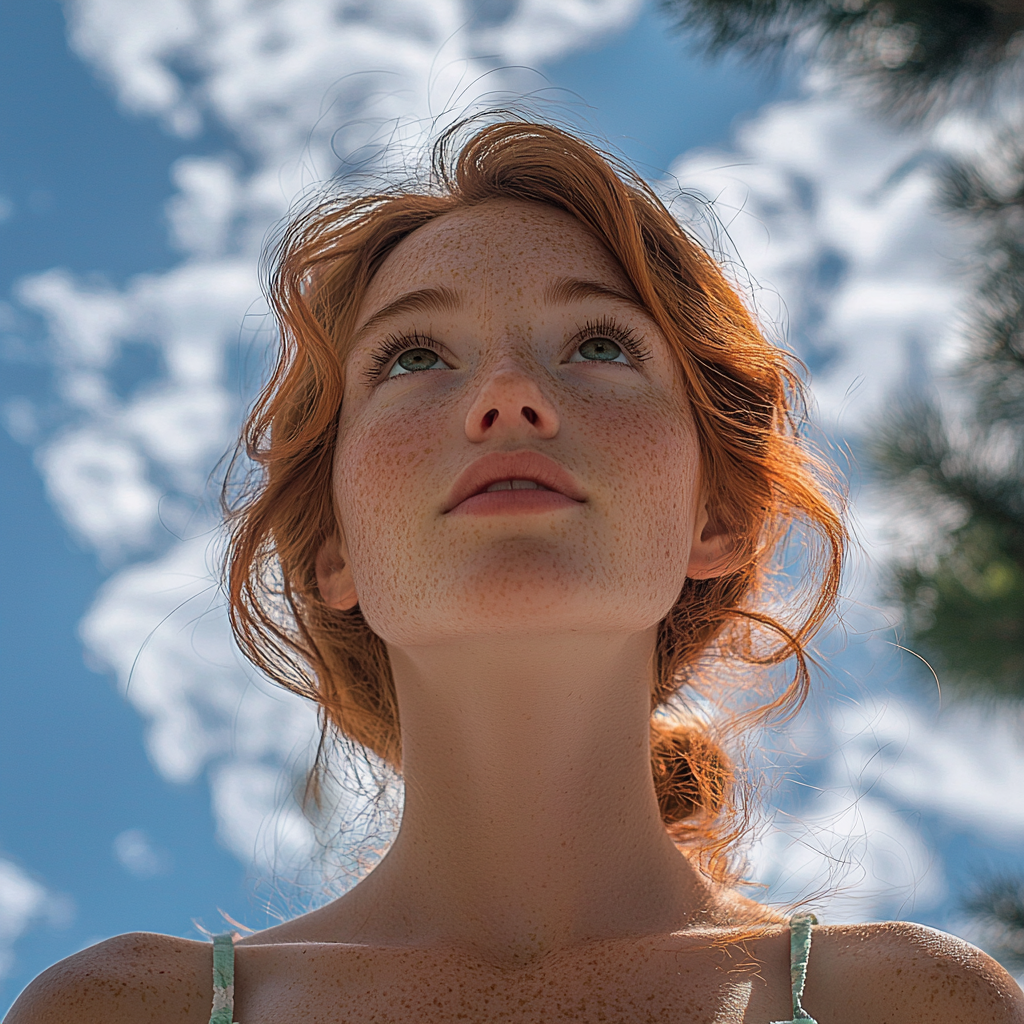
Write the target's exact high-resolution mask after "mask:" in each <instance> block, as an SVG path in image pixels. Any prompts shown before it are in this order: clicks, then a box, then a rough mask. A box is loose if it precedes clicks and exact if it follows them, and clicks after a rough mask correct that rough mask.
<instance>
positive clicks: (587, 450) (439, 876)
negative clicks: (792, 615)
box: [9, 202, 1024, 1024]
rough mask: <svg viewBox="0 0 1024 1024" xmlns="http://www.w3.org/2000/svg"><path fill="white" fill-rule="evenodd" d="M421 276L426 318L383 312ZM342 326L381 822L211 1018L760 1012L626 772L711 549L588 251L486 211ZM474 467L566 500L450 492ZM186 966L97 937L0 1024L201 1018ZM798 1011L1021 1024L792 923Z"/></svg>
mask: <svg viewBox="0 0 1024 1024" xmlns="http://www.w3.org/2000/svg"><path fill="white" fill-rule="evenodd" d="M567 280H575V281H576V282H586V283H588V285H589V286H590V287H589V288H582V287H580V286H579V285H577V286H576V287H575V288H570V287H567V286H566V284H565V282H566V281H567ZM425 289H427V290H429V289H433V290H434V293H433V294H434V297H435V298H437V297H438V295H439V294H440V295H441V297H443V298H444V300H445V301H444V303H443V305H442V306H436V307H435V308H432V309H425V308H419V309H411V308H409V303H405V310H404V312H401V313H400V314H398V315H394V316H389V317H387V318H382V316H381V314H382V311H385V310H386V309H387V308H388V307H389V306H390V305H391V304H392V303H394V302H395V301H396V300H399V299H401V298H402V296H406V295H409V294H410V293H416V292H421V291H423V290H425ZM359 324H360V325H361V328H362V329H360V330H359V331H357V334H356V336H355V338H354V341H353V345H352V346H351V349H350V351H349V352H348V353H347V355H346V364H345V366H346V374H347V376H346V388H345V399H344V403H343V409H342V413H341V416H340V420H339V424H338V447H337V458H336V460H335V465H334V474H333V487H334V496H335V502H336V509H337V516H338V527H339V532H338V536H337V537H336V538H334V539H332V540H331V541H330V542H328V543H327V544H326V545H325V547H324V548H323V550H322V551H321V552H320V555H319V557H318V559H317V577H318V582H319V587H320V591H321V594H322V595H323V597H324V599H325V600H326V601H328V603H330V604H331V605H333V606H334V607H336V608H339V609H346V608H351V607H353V606H354V605H355V603H356V602H358V603H359V606H360V608H361V610H362V613H363V615H364V616H365V618H366V620H367V622H368V623H369V625H370V626H371V627H372V628H373V629H374V630H375V631H376V632H377V633H378V635H380V636H381V637H382V638H383V639H384V641H385V642H386V644H387V648H388V652H389V655H390V658H391V664H392V667H393V673H394V679H395V686H396V691H397V695H398V702H399V712H400V720H401V734H402V773H403V776H404V780H405V792H406V801H405V814H404V817H403V821H402V825H401V830H400V833H399V835H398V838H397V839H396V841H395V843H394V844H393V846H392V848H391V850H390V851H389V853H388V854H387V856H386V857H385V858H384V859H383V860H382V862H381V863H380V864H379V865H378V866H377V867H376V868H375V869H374V870H373V871H372V872H370V873H369V875H367V876H366V878H365V879H364V880H363V881H362V882H360V883H359V885H357V886H356V887H355V888H354V889H353V890H352V891H351V892H349V893H348V894H346V895H345V896H343V897H342V898H340V899H338V900H335V901H334V902H332V903H329V904H327V905H326V906H325V907H323V908H321V909H319V910H317V911H314V912H312V913H309V914H305V915H303V916H301V917H298V918H296V919H294V920H292V921H289V922H286V923H285V924H282V925H278V926H276V927H273V928H270V929H267V930H266V931H263V932H260V933H257V934H255V935H251V936H248V937H246V938H243V939H241V940H240V942H239V943H238V944H237V959H236V1002H235V1020H237V1021H239V1022H241V1024H298V1022H300V1021H302V1022H306V1021H317V1022H325V1024H335V1022H336V1024H341V1022H343V1021H344V1022H355V1021H360V1022H361V1021H395V1022H410V1024H434V1022H438V1024H439V1022H442V1021H444V1022H451V1021H455V1020H467V1021H473V1022H481V1024H482V1022H488V1024H490V1022H496V1021H510V1022H523V1024H525V1022H534V1024H540V1022H544V1024H548V1022H553V1021H569V1020H577V1021H588V1022H598V1021H609V1022H614V1024H631V1022H634V1021H636V1022H639V1021H665V1022H674V1024H698V1022H700V1024H706V1022H709V1021H712V1020H713V1021H715V1022H717V1024H741V1022H744V1024H768V1022H770V1021H788V1020H789V1018H790V1016H791V1004H790V993H789V932H788V930H787V929H786V927H785V926H784V925H772V924H769V925H768V926H766V927H765V928H763V929H761V930H760V931H758V930H757V929H756V928H755V929H754V932H753V934H751V928H750V926H749V923H748V924H746V925H745V924H744V921H745V920H747V921H748V922H749V916H748V912H749V911H750V909H751V908H752V907H753V904H751V903H749V902H748V901H746V900H744V899H742V898H741V897H739V896H737V895H736V894H734V893H732V892H731V891H729V890H725V889H722V888H720V887H717V886H715V885H713V884H712V883H710V882H708V881H707V880H706V879H705V878H704V877H703V876H702V875H700V874H699V873H698V872H697V871H696V870H695V869H694V868H693V867H692V866H691V864H690V862H689V861H688V860H687V859H686V857H684V856H683V855H682V854H681V853H680V852H679V851H678V850H677V849H676V848H675V846H674V845H673V844H672V842H671V841H670V840H669V838H668V835H667V833H666V830H665V827H664V825H663V823H662V820H661V817H660V815H659V812H658V807H657V802H656V799H655V794H654V788H653V783H652V777H651V767H650V760H649V752H648V728H649V726H648V723H649V720H650V712H651V708H650V686H651V658H652V653H653V645H654V639H655V632H656V627H657V623H658V621H659V620H660V619H661V618H662V617H663V616H664V615H665V613H666V612H667V611H668V609H669V608H670V607H671V606H672V604H673V603H674V602H675V600H676V598H677V597H678V595H679V592H680V589H681V587H682V585H683V582H684V580H685V578H686V576H687V575H691V576H714V575H716V574H719V573H721V572H723V571H726V570H727V569H728V568H729V567H730V566H731V565H732V564H733V562H732V559H733V558H734V557H735V555H734V553H733V548H734V545H733V543H732V539H731V538H730V537H729V536H728V535H727V534H725V533H723V532H722V531H721V530H719V529H718V528H717V527H716V525H715V519H714V517H713V516H712V517H709V515H708V508H709V507H714V502H713V500H711V499H712V498H713V496H711V495H708V494H706V493H705V491H704V489H703V484H702V474H701V453H700V449H699V446H698V443H697V438H696V434H695V430H694V426H693V422H692V419H691V416H690V411H689V406H688V402H687V395H686V390H685V387H684V384H683V380H682V375H681V373H680V370H679V366H678V361H677V359H676V357H675V356H674V355H673V352H672V350H671V348H670V346H669V344H668V341H667V340H666V339H665V337H664V336H663V335H662V334H661V333H660V331H659V330H658V328H657V325H656V324H655V323H654V322H653V321H652V320H651V318H650V317H649V316H648V314H647V313H646V312H645V311H644V310H643V309H642V308H640V307H638V305H637V304H636V302H635V296H634V295H633V293H632V290H631V288H630V285H629V282H628V280H627V279H626V277H625V275H624V273H623V271H622V269H621V268H620V267H619V266H618V264H617V263H616V262H615V260H614V259H613V258H612V257H611V256H610V255H609V253H608V252H607V251H606V250H605V249H604V248H603V246H602V245H601V243H600V242H599V241H598V240H597V239H596V238H594V237H593V236H592V235H591V234H589V233H588V232H587V231H586V230H585V229H584V228H583V227H582V226H581V225H580V224H579V223H578V222H577V221H575V220H574V219H573V218H571V217H570V216H568V215H567V214H564V213H561V212H559V211H556V210H553V209H550V208H547V207H542V206H537V205H532V204H525V203H513V202H492V203H489V204H486V205H483V206H480V207H477V208H475V209H470V210H461V211H458V212H454V213H450V214H448V215H446V216H444V217H441V218H439V219H438V220H435V221H433V222H432V223H430V224H428V225H427V226H425V227H423V228H420V229H419V230H418V231H415V232H414V233H413V234H411V235H410V236H409V237H408V238H406V239H405V240H404V241H403V242H402V243H401V244H400V245H399V246H398V247H397V248H396V249H395V250H394V252H393V253H392V254H391V255H390V256H389V257H388V258H387V260H386V261H385V262H384V264H383V265H382V267H381V269H380V270H379V271H378V272H377V274H376V276H375V277H374V279H373V281H372V283H371V286H370V288H369V290H368V292H367V294H366V296H365V297H364V300H363V303H362V308H361V309H360V312H359ZM616 332H618V333H616ZM403 338H404V339H406V340H402V339H403ZM616 338H617V339H618V340H617V341H616ZM602 339H603V340H602ZM609 341H611V342H613V343H614V346H615V347H613V348H609V347H608V345H607V342H609ZM588 342H589V343H590V344H589V345H588ZM616 349H618V352H619V354H616ZM416 350H420V351H419V354H416ZM598 355H602V356H603V358H596V357H597V356H598ZM619 355H622V356H623V358H619ZM435 356H436V359H435ZM609 356H612V357H613V358H609ZM403 358H404V359H405V362H404V364H403V363H402V362H401V360H402V359H403ZM419 367H424V368H419ZM503 456H511V457H513V458H518V457H520V456H521V457H522V459H523V461H522V462H517V463H515V464H516V465H518V466H520V467H522V466H526V467H529V466H530V465H533V467H534V470H536V473H535V475H537V476H542V477H545V479H547V480H548V481H549V482H551V481H553V480H556V479H557V480H560V481H561V485H562V487H563V488H564V489H563V490H557V489H556V490H539V489H536V488H532V487H529V486H527V488H526V489H517V490H507V489H501V490H498V491H493V492H490V493H487V494H484V495H482V496H481V495H476V496H473V495H471V494H464V493H463V492H465V491H466V490H467V488H465V487H462V484H463V483H465V482H466V481H467V480H469V481H470V483H471V484H472V481H473V479H476V480H477V482H479V480H480V477H479V476H477V477H474V473H475V472H476V470H478V469H480V467H481V466H483V467H484V469H486V468H487V467H488V466H493V465H494V460H495V459H496V458H497V459H499V460H500V459H501V458H502V457H503ZM537 456H540V457H541V463H536V462H534V463H530V459H536V457H537ZM481 459H483V460H484V461H483V462H482V463H481V462H479V460H481ZM488 460H490V461H488ZM511 464H512V463H509V465H511ZM502 465H505V464H504V463H502ZM538 465H539V466H540V468H539V469H538V468H537V467H538ZM552 467H554V468H552ZM523 472H526V470H523ZM467 474H468V475H467ZM545 474H548V475H547V476H545ZM551 474H554V476H552V475H551ZM559 474H561V475H559ZM485 475H486V474H485ZM472 489H473V488H472V487H470V488H469V490H472ZM459 499H464V500H459ZM210 965H211V960H210V947H209V945H208V944H205V943H199V942H191V941H188V940H182V939H175V938H171V937H168V936H155V935H127V936H120V937H118V938H116V939H112V940H109V941H108V942H106V943H103V944H100V945H98V946H96V947H93V949H91V950H86V951H84V952H83V953H80V954H76V956H74V957H72V958H69V960H67V961H64V962H63V963H61V964H58V965H56V966H55V967H54V968H51V969H50V971H48V972H46V973H45V974H43V975H42V976H41V977H40V978H39V979H37V981H36V982H35V983H34V984H33V986H32V987H31V988H30V989H29V990H28V991H27V992H26V994H25V996H23V997H22V999H21V1000H20V1001H19V1003H18V1004H17V1005H16V1006H15V1009H14V1010H13V1011H12V1014H11V1016H10V1018H9V1021H10V1024H57V1022H61V1024H63V1022H66V1021H70V1020H75V1021H78V1022H83V1024H99V1022H103V1024H137V1022H138V1021H139V1020H146V1021H150V1022H155V1024H162V1022H168V1024H170V1022H175V1024H177V1022H187V1024H193V1022H194V1024H206V1022H207V1021H208V1019H209V1006H210V996H211V991H212V988H211V983H210ZM804 1005H805V1006H806V1008H807V1009H808V1010H809V1011H810V1012H811V1013H812V1014H813V1015H814V1016H815V1017H816V1018H817V1020H818V1022H819V1024H954V1022H967V1021H971V1022H973V1021H981V1020H984V1021H994V1022H998V1024H1024V1008H1022V1000H1021V997H1020V993H1019V990H1018V989H1017V988H1016V986H1015V984H1014V982H1013V981H1012V979H1011V978H1010V977H1009V975H1007V974H1006V972H1005V971H1003V970H1002V968H1000V967H999V966H998V965H997V964H995V962H994V961H992V960H991V959H989V958H988V957H986V956H985V955H984V954H982V953H980V952H979V951H978V950H976V949H974V948H973V947H971V946H969V945H968V944H966V943H963V942H961V941H960V940H958V939H955V938H953V937H951V936H948V935H943V934H942V933H940V932H935V931H932V930H931V929H927V928H922V927H920V926H917V925H907V924H881V925H854V926H824V927H821V928H818V929H816V930H815V939H814V945H813V948H812V952H811V961H810V970H809V975H808V984H807V993H806V998H805V1002H804Z"/></svg>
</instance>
